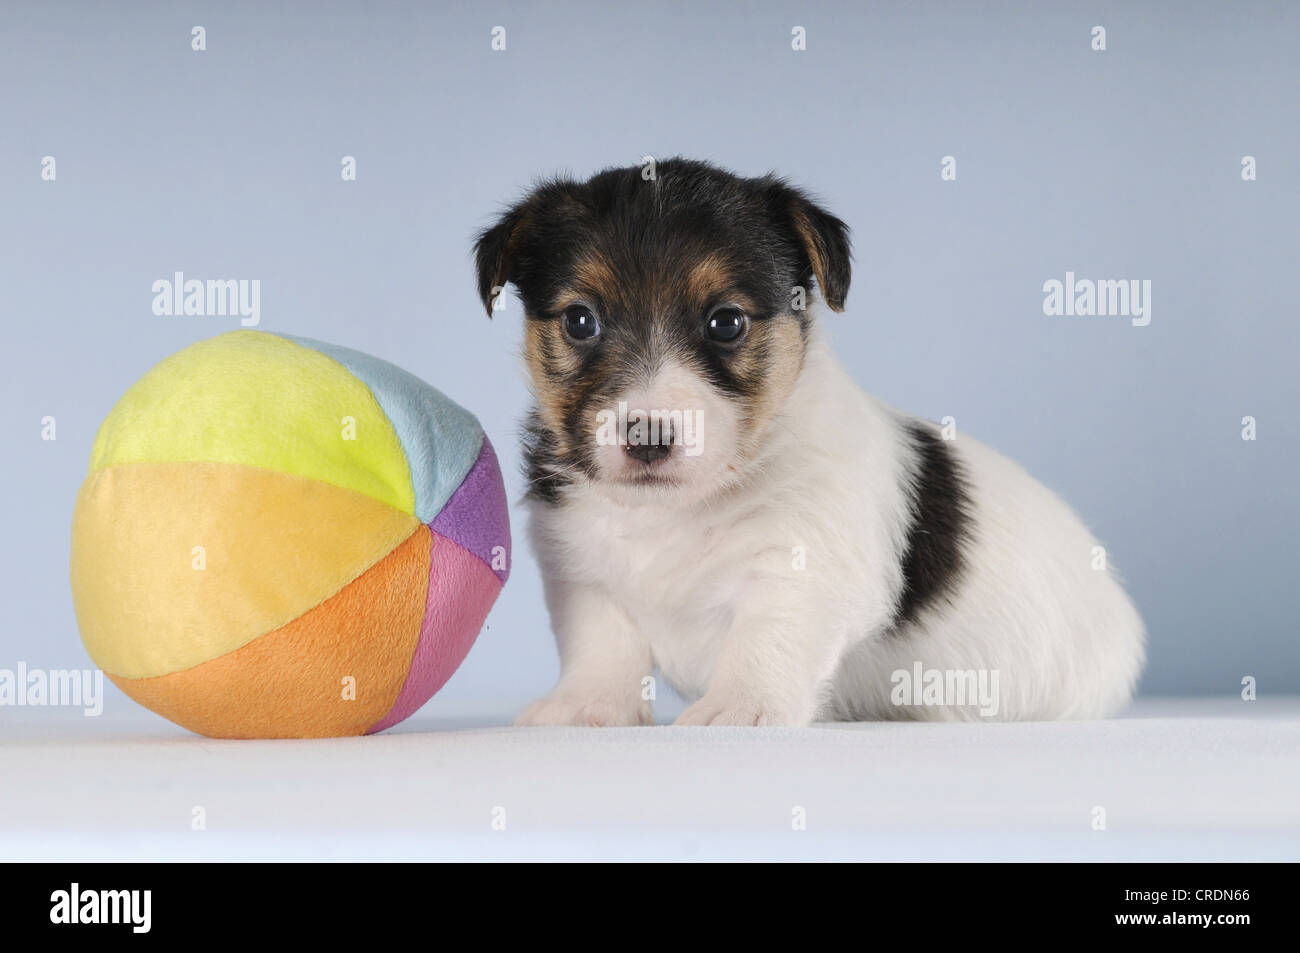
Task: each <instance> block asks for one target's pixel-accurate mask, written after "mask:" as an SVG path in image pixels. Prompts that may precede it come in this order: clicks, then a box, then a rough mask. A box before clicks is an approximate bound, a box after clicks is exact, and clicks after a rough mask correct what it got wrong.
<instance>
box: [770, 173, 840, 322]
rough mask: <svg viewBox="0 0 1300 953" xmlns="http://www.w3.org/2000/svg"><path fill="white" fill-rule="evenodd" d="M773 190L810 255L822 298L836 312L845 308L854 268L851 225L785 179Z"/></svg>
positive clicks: (791, 226) (809, 264)
mask: <svg viewBox="0 0 1300 953" xmlns="http://www.w3.org/2000/svg"><path fill="white" fill-rule="evenodd" d="M773 189H774V192H775V195H774V198H775V199H776V203H775V204H776V206H777V209H778V210H779V211H780V212H781V213H783V217H784V218H785V219H786V221H787V223H788V224H789V227H790V228H791V230H792V231H793V233H794V236H795V239H796V240H797V241H798V242H799V244H800V245H801V246H802V248H803V250H804V254H806V255H807V256H808V267H809V268H810V269H811V271H812V273H813V275H814V276H815V277H816V278H817V287H819V288H820V289H821V292H822V298H824V299H825V301H826V304H827V305H829V306H830V309H831V310H832V311H843V310H844V302H845V300H846V299H847V298H848V296H849V279H850V278H851V277H852V271H853V266H852V257H853V250H852V245H851V243H850V241H849V227H848V226H847V225H845V224H844V223H843V222H842V221H840V220H839V219H838V218H836V217H835V216H834V215H832V214H831V213H830V212H827V211H826V210H825V209H823V208H821V207H820V206H819V205H817V204H816V203H815V202H813V201H812V199H810V198H809V197H808V196H807V195H805V194H804V193H803V192H801V191H800V190H799V189H796V188H794V187H792V186H789V185H787V184H785V183H784V182H776V183H775V184H774V186H773Z"/></svg>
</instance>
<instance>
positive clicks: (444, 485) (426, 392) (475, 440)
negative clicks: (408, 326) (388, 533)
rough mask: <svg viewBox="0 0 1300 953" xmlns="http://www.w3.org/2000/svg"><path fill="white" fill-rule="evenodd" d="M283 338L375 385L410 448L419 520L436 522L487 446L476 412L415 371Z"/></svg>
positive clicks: (334, 347)
mask: <svg viewBox="0 0 1300 953" xmlns="http://www.w3.org/2000/svg"><path fill="white" fill-rule="evenodd" d="M280 336H281V337H284V338H288V339H289V340H290V341H293V342H294V343H296V344H301V345H302V346H303V347H309V348H311V349H312V350H314V351H319V352H320V353H321V354H324V355H325V356H326V357H330V358H333V359H334V360H336V361H338V362H339V363H340V364H342V365H343V366H344V367H345V368H347V369H348V371H349V372H350V373H351V374H352V376H354V377H356V378H357V379H358V380H360V381H361V382H362V383H363V384H365V385H366V386H367V387H369V388H370V392H371V393H372V394H374V395H375V400H376V401H377V402H378V403H379V406H380V408H382V409H383V411H384V413H385V414H387V415H388V419H389V420H390V421H391V422H392V424H393V429H394V430H395V431H397V439H398V440H400V441H401V443H402V449H403V450H405V451H406V461H407V465H408V466H409V467H410V468H411V482H412V484H413V486H412V489H413V490H414V491H415V516H416V519H418V520H420V522H422V523H431V522H433V519H434V517H436V516H437V515H438V513H439V512H440V511H441V510H442V508H443V506H445V505H446V503H447V500H448V499H450V498H451V495H452V494H453V493H455V492H456V488H457V487H459V486H460V485H461V483H462V482H463V481H464V479H465V476H466V474H468V473H469V471H470V468H471V467H473V466H474V461H475V460H477V459H478V454H479V450H480V449H481V448H482V446H483V428H482V427H480V426H479V422H478V420H477V419H476V418H475V417H474V415H473V414H471V413H470V412H469V411H468V410H466V409H465V408H464V407H462V406H460V404H458V403H456V402H455V401H454V400H452V399H451V398H450V397H448V396H447V395H446V394H444V393H442V391H440V390H437V389H436V388H434V387H430V386H429V385H428V384H426V383H425V382H424V381H422V380H420V378H418V377H416V376H415V375H414V374H411V373H410V372H408V371H404V370H402V369H401V368H400V367H397V366H395V365H393V364H389V363H388V362H387V361H384V360H380V359H379V358H377V357H374V356H373V355H370V354H363V353H362V352H360V351H354V350H352V349H351V348H348V347H339V346H338V345H337V344H326V343H324V342H323V341H314V340H312V339H311V338H303V337H298V336H296V335H292V334H281V335H280Z"/></svg>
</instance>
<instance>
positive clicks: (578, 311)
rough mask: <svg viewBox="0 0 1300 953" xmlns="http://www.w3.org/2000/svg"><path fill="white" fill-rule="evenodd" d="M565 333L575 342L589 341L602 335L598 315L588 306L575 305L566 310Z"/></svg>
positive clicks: (564, 318)
mask: <svg viewBox="0 0 1300 953" xmlns="http://www.w3.org/2000/svg"><path fill="white" fill-rule="evenodd" d="M561 321H562V322H563V323H564V333H565V334H567V335H568V336H569V337H571V338H573V340H575V341H587V340H590V339H591V338H594V337H595V336H596V335H597V334H599V333H600V322H599V321H597V320H596V314H595V312H593V311H592V310H591V309H590V308H588V307H587V306H586V305H581V304H574V305H570V306H569V307H567V308H565V309H564V317H563V318H562V319H561Z"/></svg>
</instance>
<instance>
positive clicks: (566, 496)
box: [476, 159, 1145, 725]
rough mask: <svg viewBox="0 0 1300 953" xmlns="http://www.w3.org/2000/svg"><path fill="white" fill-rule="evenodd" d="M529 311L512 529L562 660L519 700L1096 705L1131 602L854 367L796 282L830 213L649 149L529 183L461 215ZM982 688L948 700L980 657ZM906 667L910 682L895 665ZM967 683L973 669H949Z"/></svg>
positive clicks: (837, 250) (1110, 675)
mask: <svg viewBox="0 0 1300 953" xmlns="http://www.w3.org/2000/svg"><path fill="white" fill-rule="evenodd" d="M476 259H477V269H478V284H479V292H480V296H481V297H482V299H483V302H484V304H485V306H486V307H487V309H488V314H489V315H491V313H492V310H493V309H494V307H496V306H497V298H498V296H499V295H501V294H502V292H503V289H504V287H505V285H506V283H507V282H511V283H513V284H514V285H515V287H516V289H517V290H518V293H519V296H520V299H521V300H522V302H523V306H524V311H525V314H526V345H525V353H526V358H527V364H528V370H529V372H530V375H531V378H532V390H533V393H534V397H535V406H534V408H533V409H532V412H531V414H530V416H529V418H528V422H527V426H526V428H525V447H524V449H525V459H526V462H527V468H528V479H529V489H528V502H529V505H530V510H531V534H530V536H531V540H532V543H533V547H534V550H535V552H536V556H537V559H538V561H539V564H540V567H541V571H542V577H543V581H544V584H545V589H546V602H547V606H548V608H549V611H550V618H551V625H552V628H553V630H554V632H555V638H556V642H557V644H558V647H559V653H560V658H561V662H562V674H561V676H560V679H559V682H558V684H557V685H556V686H555V688H554V689H553V690H552V691H551V692H550V694H548V695H546V696H545V697H544V698H542V699H540V700H539V701H537V702H535V703H534V704H533V705H532V706H531V707H529V708H528V709H527V710H525V711H524V712H523V714H521V715H520V716H519V719H518V724H522V725H644V724H650V723H652V720H653V716H652V712H651V703H650V699H651V698H652V697H653V691H652V690H650V686H652V682H651V681H650V676H651V673H652V672H653V671H654V670H655V669H656V668H657V669H658V670H659V671H660V672H661V673H662V674H663V676H664V678H666V679H667V680H668V682H669V683H670V684H671V685H672V686H673V687H674V688H675V689H677V691H678V692H680V693H681V694H682V695H683V696H684V697H686V698H687V699H689V700H691V701H693V702H694V703H693V704H692V705H691V706H690V707H689V708H687V709H686V711H685V712H684V713H683V714H682V716H681V717H680V718H679V719H677V723H678V724H682V725H806V724H808V723H810V722H813V721H815V720H825V719H838V720H860V719H883V718H894V719H897V718H912V719H976V718H981V717H996V718H1000V719H1047V718H1095V717H1101V716H1105V715H1107V714H1110V713H1112V712H1114V711H1116V710H1117V709H1119V708H1120V707H1121V706H1123V705H1124V704H1125V703H1126V702H1127V701H1128V700H1129V698H1130V696H1131V694H1132V692H1133V689H1134V685H1135V683H1136V681H1137V678H1138V675H1139V673H1140V671H1141V668H1142V664H1143V659H1144V643H1145V633H1144V630H1143V625H1142V620H1141V618H1140V617H1139V616H1138V613H1137V611H1136V610H1135V609H1134V607H1133V605H1132V603H1131V602H1130V601H1129V599H1128V597H1127V596H1126V595H1125V593H1124V590H1123V588H1122V587H1121V586H1120V584H1119V582H1118V581H1117V580H1116V579H1115V577H1114V576H1113V575H1112V574H1111V572H1110V571H1109V570H1108V569H1107V568H1106V567H1105V565H1104V563H1103V564H1102V565H1101V566H1100V567H1099V566H1098V565H1097V561H1096V555H1095V554H1094V549H1093V547H1094V546H1095V545H1096V541H1095V540H1094V539H1093V537H1092V536H1091V534H1090V533H1089V532H1088V530H1087V529H1086V528H1085V527H1084V525H1083V523H1082V522H1080V520H1079V519H1078V517H1076V516H1075V514H1074V513H1073V512H1072V511H1071V510H1070V509H1069V507H1068V506H1067V505H1066V504H1065V503H1064V502H1062V501H1061V500H1060V499H1059V498H1058V497H1057V496H1056V495H1055V494H1053V493H1052V492H1051V491H1050V490H1048V489H1047V488H1046V487H1044V486H1043V485H1042V484H1040V483H1038V482H1037V481H1036V480H1034V479H1033V478H1032V477H1031V476H1029V475H1028V474H1027V473H1026V472H1025V471H1024V470H1022V469H1021V468H1020V467H1019V466H1017V465H1016V464H1015V463H1013V462H1011V461H1010V460H1008V459H1006V458H1005V457H1002V456H1000V455H999V454H997V453H995V452H994V451H992V450H990V449H988V448H987V447H984V446H982V445H981V444H979V443H977V442H975V441H974V440H971V439H970V438H969V437H966V436H961V437H959V438H956V439H952V440H946V439H944V437H943V435H942V434H941V432H940V431H939V429H938V428H937V427H936V426H935V425H933V424H931V423H928V422H926V421H924V420H921V419H919V418H916V417H913V416H910V415H908V414H906V413H903V412H902V411H899V410H896V409H894V408H892V407H889V406H887V405H885V404H883V403H881V402H880V401H878V400H876V399H874V398H872V397H871V396H869V395H867V394H866V393H864V392H863V391H861V390H860V389H859V388H858V387H857V385H856V384H854V382H853V380H852V379H851V378H850V377H849V375H848V374H847V373H846V372H845V371H844V369H843V368H841V366H840V365H839V363H838V362H837V361H836V359H835V357H834V355H833V354H832V353H831V349H830V346H829V344H828V341H827V338H826V335H825V334H824V333H823V331H822V329H821V328H820V327H819V326H818V322H817V320H816V319H815V318H814V316H813V314H812V313H811V312H810V311H809V310H808V308H807V307H806V306H805V305H806V304H807V302H808V300H809V293H810V291H809V290H810V288H811V286H812V284H811V283H812V280H813V279H814V278H815V279H816V287H817V288H818V289H819V291H820V294H821V297H822V298H823V300H824V301H825V302H826V304H827V305H828V306H829V307H830V308H831V309H832V310H834V311H841V310H843V308H844V302H845V298H846V296H847V295H848V290H849V275H850V250H849V235H848V228H847V226H846V225H845V224H844V223H843V222H842V221H840V220H839V219H838V218H836V217H835V216H833V215H831V214H829V213H828V212H826V211H825V210H824V209H822V208H819V207H818V206H817V205H816V204H814V203H813V201H811V200H810V199H809V197H808V196H807V195H806V194H805V193H803V192H802V191H800V190H798V189H796V188H793V187H792V186H790V185H789V184H787V183H786V182H784V181H783V180H781V179H777V178H774V177H770V176H769V177H764V178H740V177H737V176H735V175H731V174H729V173H727V172H724V171H722V170H720V169H717V168H715V167H713V166H711V165H708V164H705V163H701V162H694V161H688V160H683V159H673V160H668V161H664V162H661V163H659V164H658V166H657V168H656V169H655V170H654V173H653V175H649V176H647V175H643V170H642V167H631V168H625V169H608V170H606V171H604V172H601V173H600V174H598V175H596V176H594V177H593V178H591V179H590V180H588V181H586V182H577V181H570V180H567V179H556V180H551V181H548V182H546V183H544V184H542V185H541V186H540V187H538V188H537V189H536V190H535V191H533V192H532V193H531V194H529V195H528V196H527V197H525V198H524V199H523V200H522V201H520V202H519V203H518V204H517V205H515V206H513V207H512V208H510V209H509V210H508V211H507V212H506V213H505V214H504V215H503V217H502V218H501V219H500V221H499V222H497V224H495V225H494V226H493V227H491V228H489V229H487V230H486V231H484V232H483V233H482V234H481V235H480V236H479V238H478V243H477V246H476ZM976 676H978V681H979V684H980V685H981V687H982V688H987V687H988V686H989V685H990V684H991V685H992V686H993V687H994V689H995V694H996V697H994V698H992V699H989V698H987V697H985V696H986V695H987V693H986V692H985V693H982V694H981V697H980V699H978V700H977V699H975V698H974V697H972V693H973V691H974V688H973V685H974V681H975V677H976ZM913 678H923V679H924V681H925V685H924V686H922V685H919V684H916V685H911V686H907V685H904V684H902V683H903V682H906V681H907V680H908V679H913ZM967 689H969V691H967Z"/></svg>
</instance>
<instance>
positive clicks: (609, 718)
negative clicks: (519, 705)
mask: <svg viewBox="0 0 1300 953" xmlns="http://www.w3.org/2000/svg"><path fill="white" fill-rule="evenodd" d="M653 722H654V715H653V713H652V712H651V710H650V706H649V705H648V704H647V703H645V702H643V701H641V699H640V698H639V697H633V698H631V699H627V698H623V697H621V696H618V695H614V694H610V693H607V692H597V693H586V692H578V691H574V690H572V689H563V690H556V691H553V692H551V693H550V694H549V695H545V696H543V697H542V698H539V699H537V701H535V702H533V703H532V704H531V705H529V706H528V707H527V708H525V709H524V710H523V711H522V712H520V714H519V717H518V718H516V719H515V725H516V727H521V728H522V727H528V726H540V725H551V726H554V725H584V726H588V727H595V728H626V727H634V726H637V725H649V724H653Z"/></svg>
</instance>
